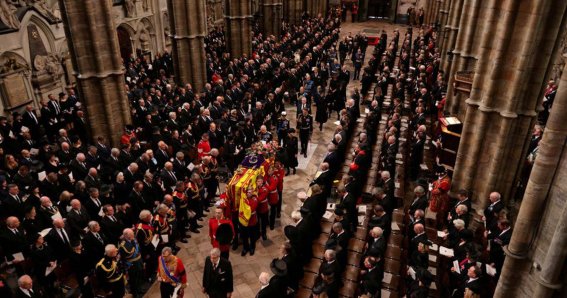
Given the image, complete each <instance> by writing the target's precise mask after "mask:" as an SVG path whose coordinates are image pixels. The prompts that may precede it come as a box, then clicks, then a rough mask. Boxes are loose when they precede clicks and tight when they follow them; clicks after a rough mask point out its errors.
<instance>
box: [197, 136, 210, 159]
mask: <svg viewBox="0 0 567 298" xmlns="http://www.w3.org/2000/svg"><path fill="white" fill-rule="evenodd" d="M210 152H211V145H210V144H209V141H203V140H201V141H199V145H197V153H198V154H199V159H201V158H203V157H204V156H207V155H209V153H210Z"/></svg>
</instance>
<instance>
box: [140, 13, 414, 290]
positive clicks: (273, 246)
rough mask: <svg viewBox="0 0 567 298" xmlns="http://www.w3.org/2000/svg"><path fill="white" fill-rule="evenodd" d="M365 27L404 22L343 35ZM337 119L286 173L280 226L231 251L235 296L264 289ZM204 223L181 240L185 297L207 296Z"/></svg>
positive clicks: (350, 27) (345, 29)
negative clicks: (263, 277)
mask: <svg viewBox="0 0 567 298" xmlns="http://www.w3.org/2000/svg"><path fill="white" fill-rule="evenodd" d="M365 28H373V29H385V30H386V31H387V32H388V36H389V37H391V36H392V32H393V30H394V29H395V28H400V26H398V25H392V24H391V23H387V22H382V21H369V22H364V23H350V22H349V23H344V24H343V26H342V29H341V37H343V36H346V35H348V34H349V32H352V34H353V35H355V34H357V33H358V32H360V31H361V30H362V29H365ZM401 33H402V34H403V31H401ZM373 48H374V47H372V46H370V47H368V50H367V57H369V55H370V53H371V52H372V50H373ZM346 65H347V66H348V67H350V68H351V73H352V62H350V61H347V62H346ZM354 87H359V88H360V82H359V81H354V82H353V81H351V84H350V85H349V91H352V90H353V88H354ZM286 109H287V111H288V117H290V118H291V120H292V123H295V110H296V108H295V107H292V106H288V107H287V108H286ZM335 120H336V119H335V118H333V117H332V118H331V119H330V120H329V121H328V122H327V123H326V124H325V126H324V128H323V131H319V130H318V129H317V128H316V129H315V130H314V132H313V136H312V140H311V142H312V144H310V150H309V151H311V150H313V153H312V154H311V152H308V153H309V155H308V158H307V159H306V160H300V167H299V168H298V170H297V174H296V175H290V176H287V177H285V180H284V192H283V197H284V202H283V207H282V217H281V220H277V221H276V229H275V230H273V231H268V240H267V241H262V240H261V239H260V240H259V241H258V243H257V244H256V253H255V255H254V256H249V255H247V256H245V257H241V256H240V252H241V250H242V246H240V247H239V249H238V250H237V251H231V254H230V261H231V263H232V268H233V275H234V293H233V296H232V297H235V298H252V297H255V296H256V293H257V292H258V290H259V289H260V284H259V282H258V276H259V275H260V273H261V272H262V271H266V272H270V268H269V264H270V262H271V261H272V259H274V258H276V257H278V247H279V245H280V244H281V243H283V242H284V241H285V240H286V239H285V236H284V235H283V227H284V226H286V225H288V224H290V223H291V219H290V217H289V216H290V214H291V212H292V211H293V210H295V209H296V207H297V203H298V200H297V197H296V194H297V193H298V192H299V191H305V190H306V188H307V186H308V184H309V182H310V181H311V180H312V178H313V176H314V175H315V173H316V171H317V169H318V167H319V164H320V163H321V161H322V159H323V157H324V155H325V154H326V153H327V144H328V142H329V141H330V140H331V137H332V133H333V130H334V128H335V125H334V121H335ZM301 159H303V157H301ZM203 223H207V221H203V222H202V224H203ZM203 225H204V226H205V227H203V228H202V229H201V233H200V234H192V238H191V239H189V243H188V244H183V243H179V244H178V245H179V246H180V247H181V250H180V251H179V253H178V256H179V257H180V258H181V259H182V260H183V262H184V264H185V268H186V270H187V274H188V283H189V285H188V287H187V289H186V291H185V296H184V297H205V295H204V294H203V293H202V292H201V282H202V275H203V267H204V262H205V257H206V256H207V255H208V253H209V251H210V249H211V248H212V246H211V244H210V241H209V236H208V235H209V234H208V233H209V231H208V227H207V224H203ZM145 297H151V298H154V297H160V294H159V285H158V284H157V283H156V284H154V285H153V286H152V287H151V288H150V290H149V291H148V293H147V294H146V296H145Z"/></svg>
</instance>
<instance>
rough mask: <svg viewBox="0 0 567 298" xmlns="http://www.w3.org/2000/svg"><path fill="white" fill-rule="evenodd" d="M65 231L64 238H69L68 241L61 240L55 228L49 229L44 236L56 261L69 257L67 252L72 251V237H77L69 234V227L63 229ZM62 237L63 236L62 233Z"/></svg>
mask: <svg viewBox="0 0 567 298" xmlns="http://www.w3.org/2000/svg"><path fill="white" fill-rule="evenodd" d="M65 232H67V237H66V238H69V239H68V241H67V240H63V238H61V236H60V235H59V232H58V231H57V230H56V229H55V228H53V229H51V231H49V233H47V235H46V236H45V241H46V242H47V243H49V246H51V248H52V249H53V252H54V254H55V258H56V259H57V260H58V261H62V260H64V259H67V258H68V257H69V254H70V253H71V251H72V248H71V242H72V241H73V239H78V237H77V238H74V237H72V236H71V232H70V231H69V229H65ZM63 237H64V238H65V236H64V235H63Z"/></svg>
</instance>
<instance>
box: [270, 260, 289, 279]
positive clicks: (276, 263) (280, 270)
mask: <svg viewBox="0 0 567 298" xmlns="http://www.w3.org/2000/svg"><path fill="white" fill-rule="evenodd" d="M270 269H271V270H272V272H273V273H274V274H275V275H277V276H285V275H286V274H287V264H286V262H285V261H284V260H280V259H273V260H272V263H270Z"/></svg>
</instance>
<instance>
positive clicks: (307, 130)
mask: <svg viewBox="0 0 567 298" xmlns="http://www.w3.org/2000/svg"><path fill="white" fill-rule="evenodd" d="M297 127H298V128H299V140H300V141H301V152H300V154H303V156H304V157H307V145H308V144H309V139H310V137H311V132H313V117H312V116H311V115H309V111H308V110H307V109H306V108H304V109H303V110H302V112H301V115H299V117H298V118H297Z"/></svg>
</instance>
